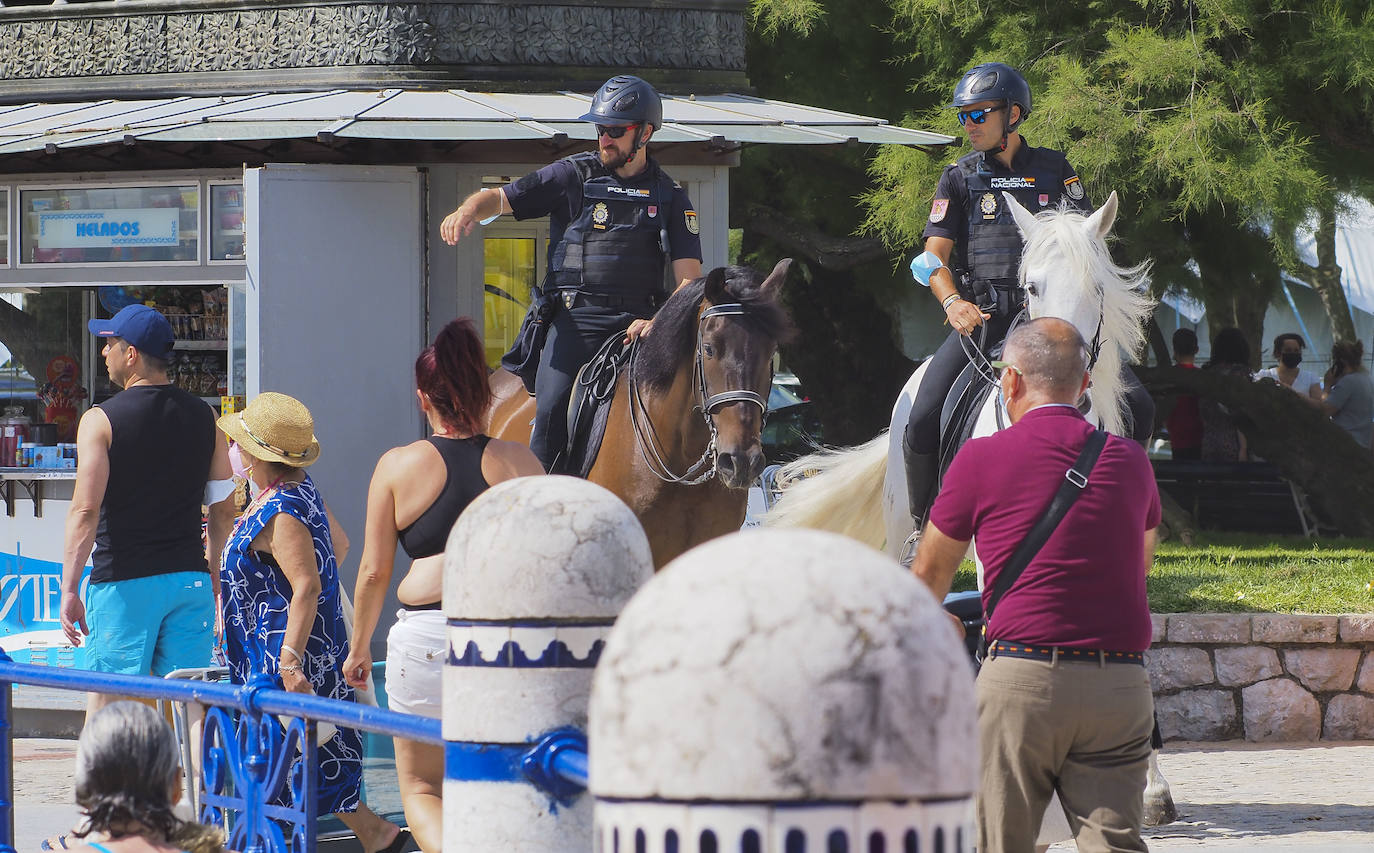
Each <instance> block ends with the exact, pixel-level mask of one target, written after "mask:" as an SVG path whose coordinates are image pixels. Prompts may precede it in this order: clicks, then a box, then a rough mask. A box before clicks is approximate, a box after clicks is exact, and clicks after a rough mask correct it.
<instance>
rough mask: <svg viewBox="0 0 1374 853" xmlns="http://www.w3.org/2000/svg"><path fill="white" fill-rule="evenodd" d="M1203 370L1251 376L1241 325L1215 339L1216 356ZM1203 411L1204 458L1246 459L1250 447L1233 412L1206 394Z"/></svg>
mask: <svg viewBox="0 0 1374 853" xmlns="http://www.w3.org/2000/svg"><path fill="white" fill-rule="evenodd" d="M1202 369H1203V370H1211V371H1215V372H1217V373H1223V374H1226V375H1228V376H1243V377H1245V378H1247V379H1248V378H1249V377H1250V344H1249V342H1247V341H1246V340H1245V334H1244V333H1243V332H1241V330H1240V329H1237V328H1235V327H1231V326H1228V327H1227V328H1224V329H1222V330H1221V331H1219V332H1217V335H1216V337H1214V338H1213V339H1212V357H1211V358H1210V359H1208V361H1207V364H1205V365H1204V366H1203V368H1202ZM1198 410H1199V412H1200V413H1201V414H1202V459H1203V461H1204V462H1245V461H1246V460H1248V459H1249V451H1248V449H1247V447H1246V443H1245V434H1244V433H1242V432H1241V431H1240V430H1239V429H1237V428H1236V422H1235V421H1234V420H1232V419H1231V412H1230V410H1229V409H1227V408H1226V407H1225V406H1223V405H1222V404H1221V403H1218V402H1217V401H1215V400H1211V399H1207V398H1204V399H1203V400H1202V401H1201V402H1200V404H1199V406H1198Z"/></svg>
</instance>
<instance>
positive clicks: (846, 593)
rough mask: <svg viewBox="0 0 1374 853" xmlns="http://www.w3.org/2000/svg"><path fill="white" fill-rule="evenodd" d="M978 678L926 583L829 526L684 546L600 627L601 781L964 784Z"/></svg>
mask: <svg viewBox="0 0 1374 853" xmlns="http://www.w3.org/2000/svg"><path fill="white" fill-rule="evenodd" d="M974 716H975V715H974V700H973V679H972V674H971V673H970V671H969V668H968V666H967V664H966V660H965V654H964V652H963V649H962V645H961V644H960V642H959V639H958V638H957V637H956V635H955V632H954V631H953V630H952V629H951V626H950V623H949V620H948V618H947V617H946V616H945V615H944V611H943V610H942V609H941V608H940V606H939V605H938V604H937V603H936V602H935V600H934V598H933V597H932V596H931V595H930V593H929V592H928V591H927V590H926V588H925V587H924V586H923V585H922V584H920V583H919V582H918V581H916V580H915V579H913V578H912V577H911V576H910V575H909V574H908V573H906V572H904V571H902V570H901V569H900V568H899V567H898V566H897V564H896V563H895V562H894V561H892V560H891V559H889V558H888V557H886V556H884V555H882V554H880V553H878V552H877V551H873V550H871V549H868V548H865V547H864V546H861V545H857V544H855V543H854V542H853V541H852V540H849V539H845V538H842V537H839V536H834V535H832V534H826V533H817V532H811V531H786V532H784V531H771V530H762V531H750V532H747V533H740V534H734V535H732V536H728V537H725V538H723V539H718V540H715V541H713V542H710V543H707V544H706V545H703V546H701V547H699V548H697V549H695V550H693V551H691V552H689V553H687V554H685V555H683V556H682V557H680V558H678V559H677V560H675V561H673V562H672V563H670V564H669V565H668V567H667V568H665V569H664V571H663V572H661V573H660V574H659V575H658V576H656V577H655V578H654V579H653V580H652V581H650V582H649V584H648V585H647V586H646V587H645V588H644V589H643V590H642V591H641V592H640V593H639V594H638V595H637V596H635V598H634V599H633V600H632V601H631V602H630V604H629V605H628V606H627V607H626V608H625V610H624V611H623V612H622V614H621V616H620V619H619V620H618V621H617V623H616V626H615V627H614V628H613V629H612V631H611V635H610V638H609V639H608V641H607V645H606V649H605V651H604V652H603V653H602V658H601V665H600V666H599V667H598V668H597V672H596V678H595V683H594V686H593V693H592V712H591V743H592V749H591V772H592V778H593V780H594V782H593V790H594V793H596V794H597V795H598V796H612V797H627V798H640V797H662V798H666V799H674V800H676V799H693V798H713V799H724V800H730V799H739V800H773V799H780V800H856V799H857V800H864V799H875V798H888V799H928V798H935V797H962V796H968V795H969V794H970V793H971V792H972V791H973V788H974V785H975V784H976V772H975V760H976V748H975V746H974V737H975V728H974Z"/></svg>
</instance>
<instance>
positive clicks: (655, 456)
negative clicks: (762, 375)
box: [627, 302, 768, 486]
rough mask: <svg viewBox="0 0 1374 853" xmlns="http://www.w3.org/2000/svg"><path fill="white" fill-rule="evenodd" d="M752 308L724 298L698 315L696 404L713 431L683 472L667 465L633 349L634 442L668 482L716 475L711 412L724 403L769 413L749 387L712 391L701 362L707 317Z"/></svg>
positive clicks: (764, 401) (740, 313)
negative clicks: (638, 377) (637, 374)
mask: <svg viewBox="0 0 1374 853" xmlns="http://www.w3.org/2000/svg"><path fill="white" fill-rule="evenodd" d="M748 313H749V309H748V308H747V307H746V306H745V305H744V304H743V303H740V302H723V303H721V304H719V305H712V306H711V307H709V308H707V309H706V310H705V311H702V312H701V314H700V315H699V316H698V317H697V345H696V353H695V357H694V359H693V362H692V380H693V382H694V384H695V385H696V391H697V404H696V406H695V407H694V408H695V409H696V410H697V411H699V412H701V416H702V418H703V419H704V420H705V421H706V429H707V430H709V431H710V434H711V437H710V439H709V440H708V441H707V442H706V449H705V450H704V451H703V452H702V454H701V458H700V459H698V460H697V461H696V462H694V463H692V465H691V466H689V467H688V468H687V470H686V471H685V472H683V473H682V474H674V473H673V470H672V468H670V467H669V466H668V462H667V460H665V459H664V458H663V450H662V444H661V442H660V441H659V440H658V434H657V432H655V431H654V424H653V420H652V419H651V418H650V417H649V410H648V408H647V407H646V406H645V404H644V398H643V397H642V396H641V395H640V393H639V383H638V382H636V381H635V363H636V361H637V360H638V359H637V356H638V353H639V348H638V346H636V347H635V348H634V349H632V350H631V351H630V374H629V382H628V383H627V384H628V385H629V386H630V424H631V425H632V426H633V427H634V432H635V444H636V446H637V447H638V448H639V456H640V458H641V459H643V460H644V464H645V465H646V466H648V468H649V470H650V471H652V472H653V473H654V476H656V477H658V478H659V479H660V480H662V481H663V482H665V483H681V484H683V485H687V486H695V485H697V484H699V483H704V482H706V481H707V480H709V479H711V478H712V477H714V476H715V475H716V455H717V451H716V437H717V435H718V433H717V430H716V422H715V421H714V420H712V415H714V414H715V413H716V410H717V409H719V408H720V407H722V406H725V405H729V404H730V403H753V404H754V405H755V406H758V407H759V414H760V416H762V417H763V418H767V417H768V400H767V399H766V398H764V397H763V395H761V394H759V393H757V392H755V391H750V390H748V389H743V388H741V389H731V390H729V391H721V392H720V393H718V394H712V393H710V389H709V388H707V387H706V370H705V365H704V364H703V363H702V358H703V357H702V354H701V346H702V335H703V332H702V327H703V326H704V325H705V321H706V320H707V319H709V318H711V317H727V316H745V315H747V314H748Z"/></svg>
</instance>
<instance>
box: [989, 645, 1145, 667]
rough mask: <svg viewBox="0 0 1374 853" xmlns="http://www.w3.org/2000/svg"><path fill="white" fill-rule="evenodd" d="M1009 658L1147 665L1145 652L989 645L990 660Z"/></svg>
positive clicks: (1069, 647)
mask: <svg viewBox="0 0 1374 853" xmlns="http://www.w3.org/2000/svg"><path fill="white" fill-rule="evenodd" d="M996 657H1008V658H1026V659H1028V660H1044V661H1051V662H1053V661H1081V662H1087V663H1133V664H1136V665H1137V666H1144V665H1145V653H1144V652H1114V651H1109V650H1107V649H1080V648H1076V647H1074V646H1030V645H1027V644H1025V643H1013V642H1010V641H1007V640H993V641H992V642H991V643H989V644H988V658H989V659H992V658H996Z"/></svg>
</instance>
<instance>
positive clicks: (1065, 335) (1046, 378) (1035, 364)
mask: <svg viewBox="0 0 1374 853" xmlns="http://www.w3.org/2000/svg"><path fill="white" fill-rule="evenodd" d="M1003 353H1004V355H1003V356H1002V358H1003V360H1004V361H1008V362H1010V363H1012V364H1014V365H1016V366H1017V367H1019V368H1020V369H1021V375H1022V378H1023V379H1024V381H1025V383H1026V387H1027V390H1028V391H1029V392H1030V393H1031V394H1033V395H1035V396H1037V397H1040V398H1043V399H1044V400H1045V401H1046V402H1051V401H1052V402H1056V403H1075V402H1077V400H1078V395H1079V392H1080V391H1081V389H1082V387H1083V374H1084V373H1085V372H1086V371H1087V369H1088V346H1087V344H1085V343H1084V342H1083V336H1082V335H1080V334H1078V330H1077V329H1075V328H1074V327H1073V324H1072V323H1069V322H1067V321H1065V320H1061V319H1059V318H1058V317H1040V318H1039V319H1036V320H1031V321H1030V322H1028V323H1023V324H1021V325H1020V326H1018V327H1016V329H1015V330H1014V331H1013V332H1012V333H1011V334H1010V335H1008V336H1007V343H1006V346H1005V347H1004V348H1003Z"/></svg>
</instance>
